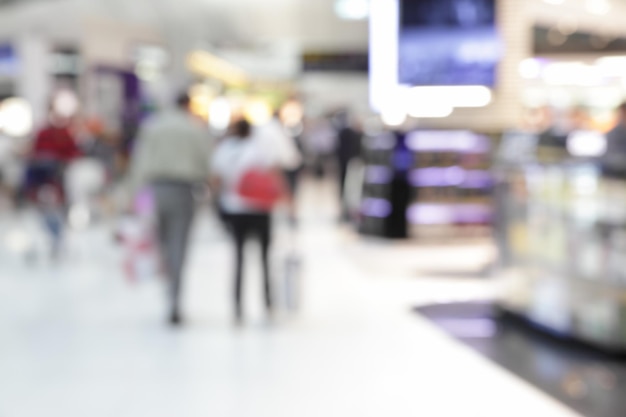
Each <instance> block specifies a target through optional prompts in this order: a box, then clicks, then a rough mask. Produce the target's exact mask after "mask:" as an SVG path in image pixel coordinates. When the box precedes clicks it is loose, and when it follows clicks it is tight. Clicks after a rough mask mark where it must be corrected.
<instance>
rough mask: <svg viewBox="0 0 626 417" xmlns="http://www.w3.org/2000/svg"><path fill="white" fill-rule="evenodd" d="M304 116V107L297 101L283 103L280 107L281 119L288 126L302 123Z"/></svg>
mask: <svg viewBox="0 0 626 417" xmlns="http://www.w3.org/2000/svg"><path fill="white" fill-rule="evenodd" d="M303 117H304V109H303V108H302V105H301V104H300V103H299V102H297V101H295V100H290V101H288V102H287V103H285V104H284V105H283V107H282V108H281V109H280V120H281V121H282V122H283V123H284V124H285V126H287V127H295V126H298V125H299V124H300V123H302V118H303Z"/></svg>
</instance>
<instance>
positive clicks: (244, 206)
mask: <svg viewBox="0 0 626 417" xmlns="http://www.w3.org/2000/svg"><path fill="white" fill-rule="evenodd" d="M61 110H62V109H61ZM361 136H362V133H361V131H360V127H359V125H358V123H356V120H355V119H354V117H353V116H351V115H350V113H349V111H348V110H347V109H341V110H335V111H332V112H329V113H328V114H326V115H323V116H321V117H317V118H306V117H302V118H301V119H300V120H298V121H297V122H294V121H293V120H288V119H287V120H286V119H285V117H284V115H281V112H277V113H276V114H275V117H273V118H272V119H271V120H269V121H267V122H266V123H263V124H261V125H255V124H251V123H249V122H248V121H247V120H246V119H245V117H244V116H243V115H242V116H233V120H232V123H231V126H230V127H229V128H228V130H227V131H225V132H216V131H212V130H211V129H210V128H209V126H208V125H207V123H206V122H205V121H203V120H202V119H200V118H199V117H197V116H196V115H194V114H193V113H192V106H190V97H189V95H188V94H186V93H185V94H182V95H180V97H178V99H177V101H176V103H175V106H171V107H168V108H164V109H162V110H161V111H156V112H154V114H151V115H149V116H148V117H147V118H146V119H145V120H144V121H143V122H142V123H141V125H140V127H139V129H138V131H137V135H136V137H135V138H133V140H132V145H131V146H130V147H128V146H126V144H127V142H128V141H124V140H122V139H121V134H119V133H116V132H111V131H110V130H109V129H107V127H106V126H105V124H104V123H103V122H102V121H100V120H99V119H98V118H97V117H92V118H83V117H78V116H76V115H71V116H70V115H68V114H65V113H64V112H63V111H60V109H59V108H58V106H57V105H56V103H55V100H54V99H53V100H52V101H51V104H50V107H49V112H48V117H47V119H46V122H45V123H44V124H43V125H42V126H40V127H39V129H37V130H36V132H35V133H34V134H33V135H32V137H31V139H30V140H27V141H22V142H19V143H18V142H16V141H10V140H9V139H8V138H2V140H0V143H2V146H1V149H0V154H1V157H0V169H1V172H2V174H3V175H2V177H1V181H0V182H1V183H2V193H3V194H4V196H5V197H6V200H10V201H11V202H12V203H13V208H14V209H16V210H24V209H32V210H33V211H34V212H36V213H37V214H38V216H39V218H40V219H41V223H42V227H43V229H44V230H45V231H46V234H47V236H48V241H49V251H50V254H51V257H52V259H54V260H60V259H62V258H63V252H64V235H65V233H66V230H67V227H68V224H69V225H70V226H71V224H70V223H71V222H69V221H68V219H70V218H71V215H70V214H71V212H72V206H73V204H75V203H76V201H75V200H76V192H75V191H74V190H72V184H76V183H79V184H80V183H81V181H82V182H85V178H87V177H90V176H91V177H92V180H91V188H89V190H88V191H86V195H85V193H83V195H82V203H85V207H84V209H85V210H90V211H92V212H91V213H90V215H89V216H88V221H89V222H94V221H98V220H102V221H103V222H106V223H107V224H111V225H114V224H115V221H116V220H115V219H116V218H119V217H121V216H127V215H133V212H136V211H137V199H138V198H144V197H145V195H146V190H148V192H147V193H148V194H149V200H150V201H151V202H150V205H151V207H152V209H151V212H152V213H151V215H152V218H153V229H154V236H155V238H154V240H155V247H156V248H157V250H156V251H155V252H157V253H158V268H157V269H158V272H159V273H161V274H162V275H165V276H166V278H167V282H168V288H169V306H168V314H169V315H168V321H169V322H170V323H171V324H172V325H179V324H180V323H182V322H183V312H182V310H183V308H182V306H181V293H182V289H183V282H184V265H185V259H186V257H187V252H188V251H187V248H188V245H189V242H190V235H191V233H192V229H193V224H194V217H195V214H196V213H197V211H198V208H199V201H198V195H211V196H212V201H213V204H212V207H213V208H214V209H215V212H216V214H217V215H218V217H219V218H220V219H221V220H222V221H223V224H224V225H225V227H226V229H227V230H228V232H229V234H230V236H231V238H232V242H233V248H234V253H235V262H234V281H233V292H234V294H233V299H234V317H235V318H236V321H237V322H238V323H241V322H243V320H244V306H243V305H242V288H243V285H244V279H243V270H244V258H245V256H244V253H245V250H244V247H245V243H246V241H247V240H248V239H249V238H251V237H256V238H257V239H258V240H259V242H260V244H261V255H262V256H261V263H260V264H261V269H262V273H263V280H264V281H263V282H264V286H263V288H264V290H263V291H264V294H263V297H264V301H265V305H266V307H267V311H268V314H269V315H270V316H272V315H273V312H274V305H275V302H274V300H273V295H272V294H273V291H274V290H273V288H272V275H271V272H272V271H271V266H270V249H271V246H270V244H271V241H272V239H271V235H272V211H273V209H274V208H275V207H276V206H277V205H278V204H279V203H282V205H283V206H284V207H286V210H285V211H286V213H287V217H288V219H289V225H290V226H291V227H292V228H293V230H294V233H295V230H297V225H298V214H297V204H296V195H297V193H298V190H299V186H298V185H299V183H300V182H301V178H302V176H303V175H308V176H310V177H312V178H317V179H326V178H328V179H330V178H334V179H335V181H336V183H337V189H338V190H339V198H340V201H341V202H342V207H343V210H342V213H341V220H348V211H347V209H346V207H345V204H344V203H343V202H344V198H343V196H344V188H345V187H344V184H345V181H346V175H347V171H348V166H349V164H350V162H351V160H353V159H354V158H356V157H358V156H359V153H360V143H361ZM16 143H17V145H15V144H16ZM8 144H12V145H10V146H9V145H8ZM127 148H130V149H129V150H128V149H127ZM81 164H83V165H82V166H83V167H87V168H89V169H91V174H89V173H88V172H87V171H88V170H87V171H85V170H83V171H81V170H80V169H76V168H75V167H76V166H78V165H81ZM94 171H95V173H94ZM71 175H75V176H77V177H78V181H77V180H76V178H75V179H74V180H71V179H70V178H68V177H70V176H71ZM94 178H95V179H94ZM87 182H89V181H87ZM79 188H80V186H79ZM113 228H114V229H115V226H113ZM114 232H115V233H117V231H115V230H114ZM115 233H114V234H115ZM116 236H117V235H116ZM118 237H119V236H118Z"/></svg>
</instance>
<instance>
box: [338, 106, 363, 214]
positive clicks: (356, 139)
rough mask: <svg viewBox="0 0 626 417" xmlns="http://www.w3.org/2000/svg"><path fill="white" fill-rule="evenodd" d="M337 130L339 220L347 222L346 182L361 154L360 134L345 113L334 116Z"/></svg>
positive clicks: (348, 115)
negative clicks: (352, 163)
mask: <svg viewBox="0 0 626 417" xmlns="http://www.w3.org/2000/svg"><path fill="white" fill-rule="evenodd" d="M335 123H336V128H337V148H336V156H337V163H338V165H339V198H340V202H341V220H342V221H348V220H349V210H348V206H347V204H346V180H347V178H348V169H349V167H350V163H351V162H352V161H353V160H354V159H355V158H357V157H358V156H359V155H360V153H361V138H362V136H363V135H362V133H361V132H360V131H358V130H357V129H356V128H355V127H354V125H353V123H352V121H351V120H350V114H349V113H348V112H347V111H342V112H339V113H338V114H337V115H336V116H335Z"/></svg>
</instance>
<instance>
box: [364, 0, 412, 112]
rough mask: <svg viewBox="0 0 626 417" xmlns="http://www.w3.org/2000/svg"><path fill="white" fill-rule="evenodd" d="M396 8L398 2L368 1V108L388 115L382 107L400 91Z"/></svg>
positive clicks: (398, 13) (398, 6)
mask: <svg viewBox="0 0 626 417" xmlns="http://www.w3.org/2000/svg"><path fill="white" fill-rule="evenodd" d="M399 9H400V5H399V3H398V1H390V0H370V48H369V49H370V106H371V107H372V109H374V110H375V111H377V112H383V111H384V112H385V113H389V110H386V109H385V108H386V107H387V106H388V103H389V102H393V101H394V100H395V99H396V97H397V96H398V90H399V89H400V86H399V83H398V53H399V48H398V36H397V34H398V31H399V30H400V28H399V22H400V10H399ZM405 117H406V116H405Z"/></svg>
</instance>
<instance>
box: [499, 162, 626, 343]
mask: <svg viewBox="0 0 626 417" xmlns="http://www.w3.org/2000/svg"><path fill="white" fill-rule="evenodd" d="M496 178H497V185H496V191H495V195H496V199H495V200H496V202H495V206H496V230H495V232H496V237H497V241H498V247H499V252H500V273H499V274H498V276H499V277H500V281H499V282H500V284H501V292H500V294H501V297H500V300H499V303H500V305H501V307H502V308H503V309H505V310H507V311H510V312H513V313H517V314H519V315H522V316H524V317H525V318H527V319H529V320H530V321H531V322H533V323H535V324H537V325H539V326H540V327H542V328H544V329H547V330H549V331H552V332H555V333H557V334H561V335H565V336H569V337H574V338H576V339H579V340H582V341H584V342H587V343H590V344H592V345H595V346H598V347H602V348H604V349H607V350H613V351H621V352H623V351H626V256H625V255H626V164H624V165H623V166H620V165H614V164H613V165H611V166H607V165H606V164H605V163H601V162H600V161H598V160H580V159H576V160H567V161H563V162H561V163H557V164H542V163H538V162H529V161H524V162H522V163H519V164H502V165H500V166H499V167H498V168H497V169H496Z"/></svg>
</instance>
